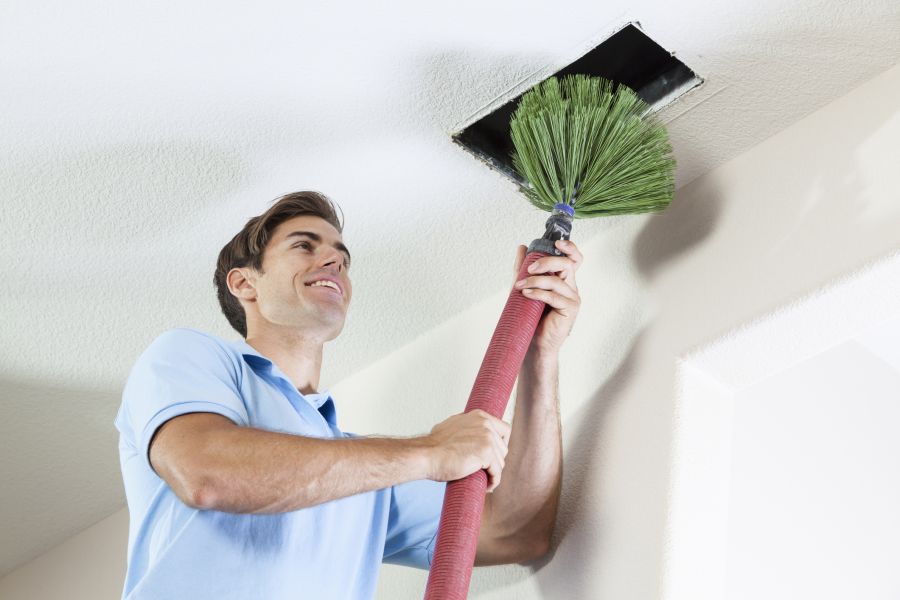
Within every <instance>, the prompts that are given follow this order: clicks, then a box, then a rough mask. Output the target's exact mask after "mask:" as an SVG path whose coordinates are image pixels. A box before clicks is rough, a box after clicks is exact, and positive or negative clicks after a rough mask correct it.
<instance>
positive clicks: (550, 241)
mask: <svg viewBox="0 0 900 600" xmlns="http://www.w3.org/2000/svg"><path fill="white" fill-rule="evenodd" d="M573 216H575V209H574V208H572V206H571V205H569V204H566V203H564V202H559V203H557V204H556V205H555V206H554V207H553V212H551V213H550V217H549V218H548V219H547V223H546V229H545V230H544V235H543V237H541V238H539V239H536V240H534V241H533V242H531V245H530V246H528V252H543V253H544V254H550V255H553V256H564V254H563V253H562V252H560V251H559V250H558V249H557V248H556V240H567V239H569V236H570V235H571V234H572V217H573Z"/></svg>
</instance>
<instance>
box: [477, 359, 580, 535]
mask: <svg viewBox="0 0 900 600" xmlns="http://www.w3.org/2000/svg"><path fill="white" fill-rule="evenodd" d="M558 379H559V361H558V359H557V356H556V354H552V355H539V354H537V353H532V352H531V351H530V352H529V354H528V355H527V356H526V358H525V361H524V363H523V365H522V368H521V370H520V371H519V383H518V387H517V391H516V407H515V413H514V415H513V420H512V432H511V433H510V439H509V446H508V448H509V452H508V453H507V456H506V465H505V466H504V468H503V479H502V480H501V482H500V485H499V486H498V487H497V489H496V490H495V491H494V492H493V493H492V494H489V495H488V496H487V501H486V506H485V516H486V518H487V519H489V520H490V521H491V525H492V527H493V529H494V531H495V532H496V533H497V534H498V535H502V536H509V537H514V538H522V539H531V540H546V541H549V539H550V535H551V534H552V532H553V526H554V523H555V521H556V511H557V507H558V504H559V494H560V487H561V481H562V440H561V427H560V416H559V401H558V398H557V395H558V392H557V389H558Z"/></svg>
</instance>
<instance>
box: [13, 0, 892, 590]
mask: <svg viewBox="0 0 900 600" xmlns="http://www.w3.org/2000/svg"><path fill="white" fill-rule="evenodd" d="M631 21H637V22H640V24H641V27H642V28H643V29H644V31H645V32H646V33H647V34H648V35H650V36H651V37H653V38H654V39H655V40H656V41H657V42H659V43H660V44H662V45H663V46H664V47H666V48H667V49H668V50H670V51H673V52H675V53H677V54H678V55H679V57H680V58H681V59H682V60H683V61H684V62H685V63H686V64H687V65H688V66H689V67H691V68H692V69H693V70H694V71H695V72H697V73H698V74H699V75H700V76H701V77H703V78H704V80H705V83H704V85H703V86H701V87H699V88H697V89H695V90H694V91H692V92H690V93H689V94H687V95H685V96H683V97H682V98H681V99H680V100H678V101H676V102H674V103H672V104H670V105H668V106H666V107H665V108H663V109H662V111H661V116H662V118H663V119H664V120H665V121H667V122H668V124H669V127H670V133H671V135H672V141H673V145H674V148H675V153H676V157H677V159H678V162H679V166H678V175H677V177H678V184H679V185H683V184H684V183H687V182H689V181H691V180H692V179H694V178H696V177H698V176H700V175H702V174H704V173H706V172H708V171H709V170H710V169H712V168H714V167H716V166H718V165H720V164H722V163H723V162H725V161H727V160H728V159H730V158H732V157H734V156H736V155H738V154H740V153H741V152H743V151H744V150H746V149H748V148H750V147H752V146H753V145H755V144H757V143H758V142H760V141H762V140H763V139H765V138H767V137H769V136H771V135H772V134H774V133H776V132H778V131H780V130H781V129H783V128H784V127H786V126H787V125H789V124H791V123H793V122H794V121H796V120H798V119H799V118H801V117H803V116H804V115H806V114H809V113H810V112H813V111H814V110H816V109H817V108H819V107H820V106H823V105H824V104H826V103H827V102H829V101H831V100H833V99H834V98H837V97H839V96H841V95H843V94H844V93H845V92H846V91H848V90H850V89H852V88H853V87H855V86H857V85H859V84H860V83H862V82H864V81H865V80H867V79H869V78H871V77H873V76H874V75H876V74H878V73H880V72H882V71H884V70H886V69H887V68H889V67H890V66H892V65H893V64H895V63H896V62H897V61H898V58H900V5H898V4H897V3H896V1H895V0H870V1H861V2H852V3H847V2H842V1H840V0H819V1H816V0H802V1H799V2H774V1H771V0H768V1H763V2H741V3H718V4H715V3H708V2H700V1H699V0H688V2H682V3H677V4H675V5H673V3H664V2H661V1H655V2H654V1H649V0H645V1H637V2H634V1H629V2H625V1H624V0H614V1H613V2H605V3H597V2H554V3H522V2H516V3H511V2H497V3H488V4H484V3H481V2H477V3H476V2H461V3H460V2H457V3H453V4H452V5H449V4H448V5H440V6H432V5H423V4H421V3H412V2H401V3H393V4H392V5H391V7H390V8H389V9H385V8H381V7H380V6H376V5H373V4H363V3H359V4H358V5H355V6H353V7H352V9H351V8H350V7H348V6H346V5H343V4H339V3H338V4H331V5H329V4H325V3H311V2H304V3H277V2H264V3H254V4H252V5H250V4H246V3H237V2H220V3H209V2H196V3H178V4H175V3H173V4H167V3H159V2H153V3H151V2H139V3H113V2H100V1H95V2H90V1H87V2H79V3H76V4H73V3H64V2H59V1H58V0H57V1H51V2H45V3H39V4H35V3H29V2H25V1H24V0H13V1H11V2H5V3H3V4H2V5H0V81H3V90H4V93H2V94H0V115H2V118H0V161H2V163H0V164H2V170H0V197H2V201H3V220H2V224H0V236H2V240H3V242H2V245H0V252H2V264H3V269H4V274H5V276H6V277H5V279H6V281H7V282H8V285H6V286H4V288H3V290H2V291H0V303H2V310H3V328H2V330H0V331H2V342H3V343H2V345H0V353H2V354H0V394H2V410H3V413H4V414H3V415H2V416H3V418H2V419H0V449H2V452H0V461H2V463H0V464H2V471H0V475H2V478H3V482H4V494H3V496H2V498H0V529H2V530H3V531H4V538H3V542H2V547H0V574H3V573H6V572H8V571H9V570H11V569H12V568H14V567H15V566H16V565H18V564H21V563H22V562H24V561H26V560H28V559H29V558H31V557H33V556H35V555H37V554H39V553H40V552H42V551H44V550H46V549H47V548H49V547H51V546H52V545H54V544H56V543H59V542H60V541H61V540H63V539H65V538H66V537H67V536H69V535H71V534H73V533H75V532H76V531H78V530H80V529H83V528H84V527H86V526H88V525H90V524H92V523H94V522H96V521H98V520H99V519H101V518H102V517H105V516H106V515H108V514H110V513H111V512H113V510H115V509H117V508H119V507H121V505H122V504H123V503H124V494H123V491H122V486H121V480H120V477H119V470H118V460H117V452H116V440H117V435H116V432H115V430H114V429H113V427H112V421H113V418H114V416H115V412H116V409H117V407H118V402H119V393H120V391H121V386H122V384H123V383H124V381H125V378H126V376H127V374H128V370H129V368H130V366H131V364H132V363H133V362H134V360H135V358H136V357H137V355H138V354H139V353H140V352H141V351H142V350H143V349H144V348H145V347H146V345H147V344H148V343H149V342H150V341H151V340H152V339H153V338H154V337H155V336H156V335H158V334H159V333H160V332H161V331H163V330H165V329H168V328H170V327H175V326H191V327H197V328H200V329H205V330H207V331H210V332H213V333H216V334H219V335H223V336H229V337H232V336H233V334H232V333H231V332H230V331H229V329H228V326H227V324H226V322H225V320H224V318H223V317H222V316H221V315H220V314H219V311H218V306H217V304H216V301H215V296H214V293H213V288H212V283H211V278H212V268H213V264H214V260H215V257H216V255H217V253H218V250H219V248H220V247H221V246H222V245H223V244H224V243H225V242H226V241H227V240H228V239H229V238H230V237H231V236H232V235H234V233H236V232H237V230H238V229H239V228H240V226H241V225H242V224H243V223H244V221H245V220H246V219H248V218H249V217H251V216H253V215H256V214H258V213H260V212H262V211H263V210H264V209H265V207H266V206H267V204H268V202H269V201H270V200H271V199H273V198H275V197H276V196H278V195H281V194H283V193H286V192H290V191H295V190H299V189H318V190H320V191H323V192H325V193H327V194H328V195H330V196H331V197H332V198H334V199H335V200H336V201H337V202H338V203H339V204H341V206H342V207H343V210H344V213H345V215H346V228H345V232H344V239H345V241H346V242H347V245H348V246H349V247H350V248H351V250H352V251H353V255H354V267H353V273H352V276H353V278H354V288H355V289H354V306H353V307H351V312H350V316H349V319H348V323H347V327H346V328H345V330H344V333H343V335H342V336H341V337H340V338H339V339H338V340H337V341H335V342H334V343H333V344H332V345H330V346H329V347H328V348H327V350H326V364H325V368H324V373H323V380H322V383H323V386H324V387H327V386H328V385H330V384H331V383H333V382H336V381H338V380H340V379H341V378H343V377H345V376H347V375H348V374H349V373H352V372H354V371H356V370H358V369H360V368H362V367H363V366H365V365H367V364H369V363H371V362H372V361H373V360H375V359H376V358H378V357H380V356H383V355H385V354H387V353H390V352H392V351H393V350H396V349H397V348H398V347H399V346H401V345H402V344H404V343H406V342H408V341H411V340H412V339H414V338H415V337H416V336H418V335H421V334H423V333H424V332H426V331H428V330H430V329H432V328H433V327H435V326H437V325H438V324H440V323H442V322H444V321H445V320H447V319H448V318H449V317H451V316H452V315H454V314H457V313H459V312H460V311H461V310H463V309H465V308H467V307H469V306H471V305H472V304H474V303H475V302H477V301H478V300H479V299H481V298H484V297H486V296H488V295H489V294H491V293H494V292H496V291H497V290H498V289H500V287H502V286H505V285H506V284H507V283H508V280H509V277H510V274H509V271H510V270H511V267H512V260H513V256H514V250H515V246H516V244H518V243H527V242H528V241H530V239H531V238H533V237H536V236H537V235H539V234H540V233H541V232H542V225H543V219H544V217H543V216H542V215H541V214H540V213H536V212H534V211H533V209H531V208H530V207H529V206H528V204H527V203H526V202H525V201H524V199H523V198H522V197H520V196H519V195H518V193H517V192H516V191H515V188H514V186H513V185H512V184H511V183H510V182H508V181H507V180H505V179H503V178H501V177H500V176H498V175H497V174H496V173H494V172H493V171H491V170H489V169H488V168H486V167H485V166H484V165H483V164H481V163H480V162H478V161H477V160H475V159H473V158H472V157H471V156H470V155H469V154H468V153H466V152H465V151H464V150H462V149H461V148H459V147H458V146H456V145H454V144H453V143H452V142H451V141H450V134H451V133H453V132H455V131H458V130H459V129H461V128H462V127H464V126H465V125H467V124H468V123H470V122H471V121H473V120H474V119H476V118H478V117H480V116H481V115H483V114H485V113H486V112H489V111H490V109H491V107H493V106H496V105H498V104H502V103H503V102H504V101H505V100H506V99H508V98H509V97H511V96H512V95H514V94H517V93H518V92H519V91H521V90H522V89H524V88H527V87H530V86H531V85H532V84H534V83H536V82H537V81H539V80H540V79H542V78H543V77H545V76H546V75H548V74H550V73H552V72H553V71H555V70H557V69H558V68H560V67H562V66H564V65H566V64H568V63H570V62H572V61H573V60H574V59H576V58H578V57H579V56H580V55H581V54H583V53H584V52H585V51H587V50H589V49H590V48H591V47H593V46H594V45H596V44H597V43H599V42H600V41H602V39H604V38H605V37H607V36H608V35H610V34H611V33H613V32H614V31H616V30H617V29H619V28H620V27H621V26H623V25H624V24H626V23H628V22H631ZM608 223H609V222H608V221H607V222H604V221H595V222H587V223H578V224H577V227H576V230H575V235H574V238H575V239H576V240H577V239H579V238H580V239H589V238H590V237H592V236H595V235H599V234H601V233H602V232H603V230H604V229H605V228H606V227H608V226H609V225H608Z"/></svg>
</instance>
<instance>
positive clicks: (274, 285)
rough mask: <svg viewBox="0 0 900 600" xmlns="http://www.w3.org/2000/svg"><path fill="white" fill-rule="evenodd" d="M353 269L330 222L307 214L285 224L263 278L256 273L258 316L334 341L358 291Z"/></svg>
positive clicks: (265, 261)
mask: <svg viewBox="0 0 900 600" xmlns="http://www.w3.org/2000/svg"><path fill="white" fill-rule="evenodd" d="M349 266H350V253H349V252H348V251H347V249H346V247H345V246H344V244H343V242H342V240H341V234H340V233H339V232H338V230H337V229H335V228H334V226H333V225H331V223H329V222H328V221H325V220H324V219H321V218H319V217H315V216H308V215H304V216H300V217H294V218H292V219H289V220H287V221H285V222H284V223H281V224H280V225H279V226H278V227H276V228H275V231H274V232H273V233H272V237H271V239H270V240H269V243H268V245H267V246H266V249H265V253H264V255H263V274H256V280H255V288H256V302H255V305H256V309H257V311H258V313H259V315H260V316H261V317H262V318H263V320H264V321H268V324H272V325H278V326H284V327H290V328H301V329H302V330H303V331H304V332H305V333H307V334H312V333H321V334H322V336H323V339H325V340H331V339H334V338H335V337H337V335H338V334H339V333H340V332H341V329H343V327H344V320H345V318H346V316H347V308H348V307H349V306H350V297H351V295H352V292H353V289H352V286H351V284H350V277H349V274H348V272H347V271H348V267H349ZM316 282H317V283H316ZM336 288H338V289H336ZM268 324H267V325H268Z"/></svg>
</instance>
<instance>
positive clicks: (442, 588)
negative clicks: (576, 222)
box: [425, 243, 552, 600]
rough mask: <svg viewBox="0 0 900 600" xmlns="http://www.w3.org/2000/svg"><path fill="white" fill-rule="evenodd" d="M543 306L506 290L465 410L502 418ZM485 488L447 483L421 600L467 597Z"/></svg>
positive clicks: (469, 482) (482, 477) (474, 478)
mask: <svg viewBox="0 0 900 600" xmlns="http://www.w3.org/2000/svg"><path fill="white" fill-rule="evenodd" d="M551 245H552V243H551ZM542 256H547V255H546V254H545V253H543V252H529V253H528V255H527V256H526V257H525V260H524V261H522V266H521V268H520V270H519V276H518V277H517V280H519V279H524V278H525V277H528V275H529V273H528V266H529V265H530V264H531V263H533V262H534V261H535V260H537V259H539V258H541V257H542ZM544 306H545V304H544V303H543V302H541V301H540V300H532V299H531V298H526V297H525V296H524V295H523V294H522V292H521V291H520V290H517V289H513V290H512V291H511V292H510V294H509V297H508V298H507V300H506V306H505V307H504V309H503V312H502V313H501V315H500V321H499V323H497V328H496V329H495V330H494V335H493V337H491V342H490V344H489V345H488V349H487V352H486V353H485V356H484V361H483V362H482V363H481V369H479V371H478V376H477V377H476V378H475V385H474V386H472V392H471V394H469V401H468V403H467V404H466V410H465V412H469V411H472V410H475V409H477V408H480V409H481V410H483V411H485V412H487V413H489V414H491V415H493V416H495V417H497V418H498V419H500V418H503V413H504V412H506V405H507V403H508V402H509V395H510V393H511V392H512V386H513V383H515V380H516V376H517V375H518V373H519V368H520V367H521V366H522V361H523V360H524V359H525V353H526V352H527V351H528V346H529V345H530V344H531V338H532V337H533V336H534V331H535V329H536V328H537V325H538V322H539V321H540V319H541V315H542V314H543V312H544ZM486 489H487V474H486V473H485V472H484V470H480V471H477V472H475V473H473V474H471V475H469V476H468V477H465V478H463V479H459V480H457V481H451V482H450V483H448V484H447V491H446V493H445V495H444V507H443V510H442V512H441V523H440V527H439V528H438V534H437V542H436V546H435V551H434V559H433V560H432V563H431V572H430V573H429V575H428V585H427V587H426V589H425V600H463V599H464V598H465V597H466V594H467V593H468V590H469V580H470V579H471V577H472V567H473V565H474V564H475V549H476V546H477V544H478V533H479V531H480V529H481V513H482V510H483V509H484V496H485V490H486Z"/></svg>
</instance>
